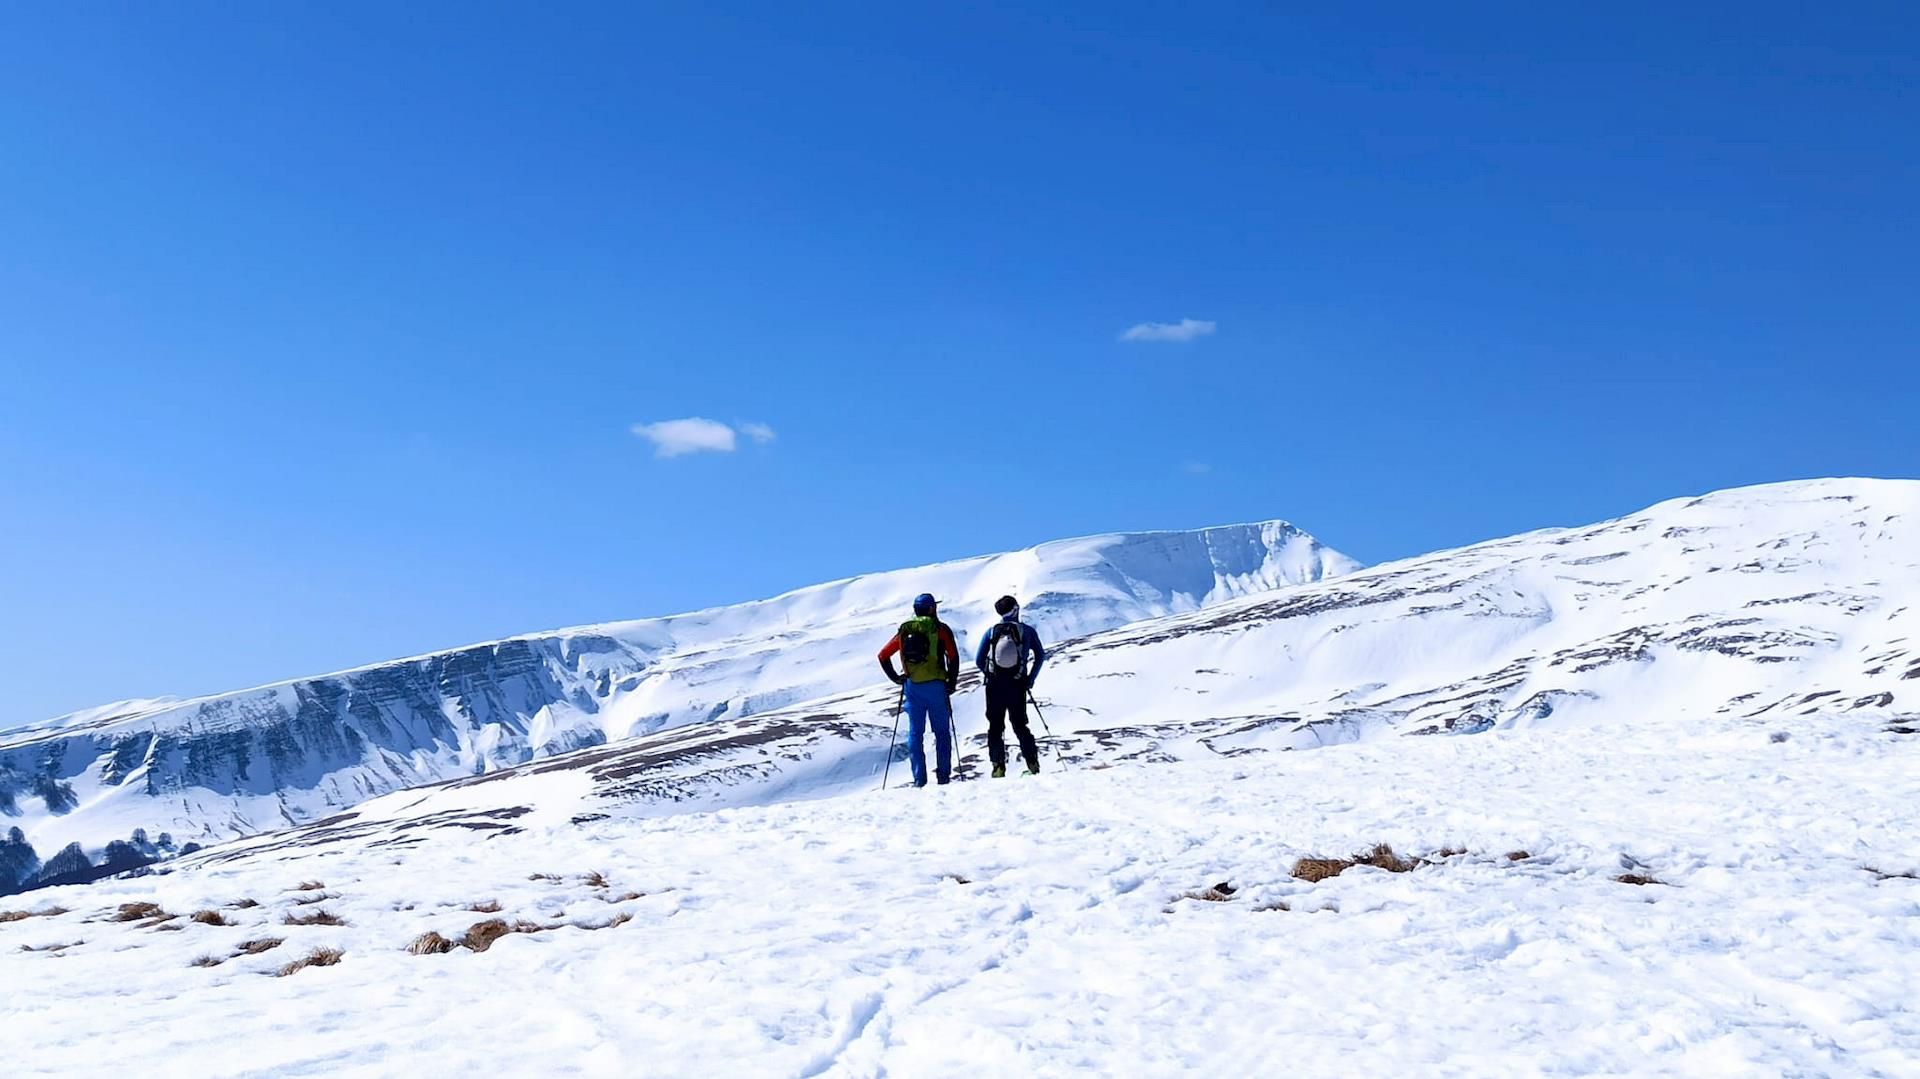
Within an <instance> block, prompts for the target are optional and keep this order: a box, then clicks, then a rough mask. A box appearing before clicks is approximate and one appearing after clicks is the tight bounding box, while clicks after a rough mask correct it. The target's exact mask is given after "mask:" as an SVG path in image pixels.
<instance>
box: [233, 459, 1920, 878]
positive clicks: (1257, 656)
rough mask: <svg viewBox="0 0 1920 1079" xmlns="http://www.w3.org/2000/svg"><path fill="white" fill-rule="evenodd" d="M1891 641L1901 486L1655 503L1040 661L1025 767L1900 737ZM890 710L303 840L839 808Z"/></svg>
mask: <svg viewBox="0 0 1920 1079" xmlns="http://www.w3.org/2000/svg"><path fill="white" fill-rule="evenodd" d="M1041 628H1042V629H1043V630H1044V629H1046V628H1047V627H1046V623H1045V622H1044V621H1042V622H1041ZM1916 641H1920V482H1908V481H1877V480H1834V481H1822V482H1814V483H1795V484H1779V485H1774V486H1768V487H1756V488H1746V489H1741V490H1734V491H1724V492H1720V493H1718V494H1713V495H1709V496H1706V497H1703V498H1695V499H1680V500H1675V501H1672V502H1666V503H1662V504H1660V505H1658V506H1654V507H1652V508H1650V509H1647V510H1644V511H1642V512H1640V513H1636V514H1632V515H1629V516H1627V517H1623V518H1620V519H1618V520H1613V521H1607V522H1604V523H1601V524H1596V525H1592V526H1588V527H1584V528H1572V529H1553V530H1548V531H1544V532H1535V533H1529V534H1527V535H1523V536H1516V537H1513V538H1510V539H1503V540H1496V541H1493V542H1489V543H1483V544H1477V545H1475V546H1472V547H1466V548H1462V549H1460V550H1455V551H1442V552H1439V553H1437V554H1433V555H1427V556H1424V557H1421V558H1415V559H1409V560H1407V561H1403V562H1397V563H1391V564H1387V565H1382V566H1377V567H1373V568H1370V569H1365V570H1360V571H1358V572H1355V573H1351V574H1347V575H1343V576H1340V577H1336V578H1331V579H1328V580H1324V581H1321V582H1318V583H1315V584H1311V585H1305V586H1302V587H1298V588H1290V589H1286V590H1283V591H1277V592H1272V593H1267V594H1258V595H1253V596H1249V597H1246V598H1243V599H1238V600H1233V601H1229V602H1226V603H1222V604H1219V605H1216V606H1213V607H1209V608H1207V609H1204V610H1200V611H1196V612H1192V613H1188V614H1183V615H1172V616H1167V617H1162V618H1158V619H1150V620H1147V621H1143V622H1138V623H1134V624H1131V625H1128V626H1125V627H1122V628H1119V629H1115V630H1110V631H1107V632H1104V633H1097V634H1092V635H1089V636H1087V637H1084V638H1081V639H1078V640H1074V641H1071V642H1069V643H1068V644H1067V645H1066V646H1065V647H1063V648H1061V649H1059V650H1058V655H1057V657H1056V658H1055V659H1053V660H1052V661H1051V662H1050V663H1049V667H1048V670H1047V671H1046V673H1045V674H1044V675H1043V678H1042V683H1041V685H1040V687H1039V688H1040V692H1039V698H1040V701H1041V703H1042V705H1043V707H1044V709H1045V711H1044V715H1045V717H1046V720H1047V722H1048V724H1049V725H1050V727H1051V728H1052V731H1053V733H1054V735H1055V736H1056V737H1055V738H1053V739H1052V740H1051V741H1050V742H1049V750H1048V752H1049V754H1051V755H1053V756H1054V757H1055V758H1056V759H1057V758H1058V756H1060V755H1064V756H1065V758H1066V759H1067V760H1069V761H1077V762H1080V763H1081V764H1083V765H1086V764H1095V763H1099V764H1119V763H1125V762H1136V761H1145V762H1154V761H1170V760H1176V759H1196V758H1209V757H1216V756H1234V755H1239V754H1247V753H1255V752H1259V751H1263V750H1287V749H1307V748H1314V747H1319V746H1326V745H1332V744H1336V743H1343V742H1354V741H1362V740H1366V739H1374V738H1397V737H1402V736H1414V737H1417V736H1461V735H1470V734H1477V733H1481V732H1485V731H1491V730H1501V729H1521V728H1533V727H1543V728H1544V727H1569V726H1584V725H1588V724H1594V723H1598V724H1602V725H1605V724H1610V723H1614V722H1618V720H1619V717H1621V716H1627V715H1637V714H1642V713H1657V714H1660V715H1664V716H1682V717H1696V718H1698V719H1700V720H1702V721H1706V720H1717V719H1719V718H1722V717H1725V718H1731V719H1734V720H1740V721H1745V722H1749V723H1752V724H1756V725H1767V724H1784V725H1785V727H1784V728H1783V729H1786V730H1791V729H1792V724H1793V722H1794V721H1795V718H1796V717H1798V716H1801V715H1812V714H1815V713H1828V714H1831V713H1836V712H1839V713H1849V714H1852V713H1858V714H1860V715H1862V716H1866V717H1870V718H1871V719H1872V720H1873V721H1874V722H1877V723H1880V724H1882V725H1883V726H1886V727H1888V728H1889V729H1896V730H1900V729H1911V728H1913V727H1914V726H1916V725H1920V645H1917V644H1916V643H1915V642H1916ZM893 703H894V701H893V696H892V690H891V687H889V686H887V685H886V684H885V683H884V682H882V683H880V684H879V685H878V686H869V687H867V688H865V689H862V690H860V691H857V692H854V693H850V694H846V695H843V696H841V697H838V698H829V699H825V700H819V701H813V702H809V703H807V704H806V705H804V706H801V707H797V708H790V709H783V710H776V711H773V712H770V713H767V714H764V715H760V716H754V717H749V718H745V719H741V720H725V719H722V720H720V721H717V722H715V723H712V724H705V725H702V726H699V727H690V728H686V729H683V730H679V731H674V732H669V733H666V734H661V735H656V736H652V737H644V738H637V739H631V740H628V741H626V742H621V743H617V744H613V745H608V746H602V747H598V748H596V749H592V750H588V751H585V752H582V753H577V754H570V755H567V756H562V757H555V758H553V759H550V760H547V761H542V762H538V763H535V764H531V765H528V766H525V767H521V768H517V769H510V770H505V771H501V772H497V773H493V774H490V775H487V776H483V777H478V778H474V779H467V780H462V781H457V782H454V783H451V784H448V785H443V786H437V787H431V788H425V789H420V790H411V791H406V792H401V793H398V794H393V795H389V796H387V797H385V798H381V799H378V800H375V801H370V802H368V803H365V804H363V805H361V806H359V807H356V809H355V810H354V811H353V812H352V813H351V814H348V815H345V816H343V817H341V818H339V819H338V820H336V821H334V822H333V823H332V824H331V825H330V826H329V828H327V829H321V830H319V831H320V833H323V834H326V835H331V836H335V837H345V836H353V835H361V834H373V833H376V832H384V831H386V830H388V829H391V828H393V827H394V826H395V825H396V822H406V821H415V820H420V819H428V818H432V819H441V818H443V817H445V818H446V819H460V820H466V821H468V822H469V823H471V822H474V821H481V820H488V819H493V820H500V819H504V818H497V817H489V816H488V814H492V813H502V812H504V813H511V812H514V811H516V810H518V809H520V808H521V807H527V806H536V805H539V806H545V807H547V808H549V809H553V808H555V807H556V806H557V804H558V803H557V801H556V800H565V801H567V802H568V803H569V804H570V805H571V809H570V812H571V813H572V814H574V815H577V816H580V817H582V818H583V819H585V818H592V817H594V816H597V815H600V814H609V813H610V814H635V813H643V814H658V813H677V812H685V811H687V810H690V809H706V808H717V807H723V806H737V805H748V804H764V803H769V802H777V801H784V800H789V799H793V798H806V797H823V796H826V795H831V794H838V793H843V792H847V791H853V790H858V789H860V788H862V787H866V786H871V785H874V784H876V783H877V782H878V781H879V779H880V775H881V765H882V762H883V759H884V757H885V754H886V746H887V744H888V742H889V737H890V732H891V729H892V719H891V715H890V713H891V709H892V706H893ZM955 709H956V713H957V714H958V715H959V717H960V731H961V734H962V737H963V739H964V745H965V749H966V752H967V756H965V757H963V759H962V761H961V765H960V769H959V774H960V775H961V777H962V778H969V777H973V776H977V775H979V774H981V773H982V772H983V771H984V769H983V768H982V762H983V761H984V760H985V753H984V738H985V735H984V726H985V724H984V721H983V719H982V711H983V702H982V700H981V696H980V693H979V690H978V685H977V681H976V680H974V679H973V678H972V677H969V678H967V679H964V680H963V681H962V685H961V693H960V695H959V696H958V697H956V698H955ZM297 834H298V833H295V835H297ZM309 838H311V837H309ZM290 841H294V840H293V838H292V837H291V836H277V837H266V838H263V840H261V842H275V843H283V842H290ZM301 841H306V840H301ZM242 846H245V845H244V844H243V845H242Z"/></svg>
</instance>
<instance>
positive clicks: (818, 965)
mask: <svg viewBox="0 0 1920 1079" xmlns="http://www.w3.org/2000/svg"><path fill="white" fill-rule="evenodd" d="M1053 763H1054V758H1053V757H1052V755H1051V752H1050V753H1049V758H1048V766H1049V768H1050V769H1051V768H1052V767H1053ZM546 781H547V782H549V783H557V784H564V783H565V782H567V781H568V774H567V773H565V772H558V773H550V774H549V775H548V776H547V778H546ZM562 801H563V802H564V799H563V800H562ZM1916 805H1920V751H1917V750H1916V740H1915V739H1913V738H1911V737H1907V736H1903V735H1899V734H1896V733H1892V732H1889V731H1887V730H1885V729H1884V728H1883V727H1881V726H1880V725H1879V724H1878V723H1876V722H1873V721H1871V720H1870V719H1868V718H1866V717H1863V716H1861V715H1859V714H1858V713H1855V714H1853V715H1844V714H1830V713H1820V714H1815V715H1807V716H1799V715H1796V716H1792V717H1779V718H1777V719H1767V720H1759V719H1747V718H1738V717H1724V716H1719V717H1715V716H1700V715H1679V714H1617V715H1606V716H1598V717H1594V721H1593V722H1590V723H1587V724H1584V725H1582V726H1580V727H1575V728H1568V729H1561V730H1505V731H1494V732H1489V733H1487V734H1485V735H1482V736H1479V737H1474V738H1423V739H1398V740H1394V741H1390V742H1372V743H1365V744H1359V745H1347V746H1337V747H1333V748H1329V749H1325V750H1320V751H1316V752H1311V753H1266V754H1258V755H1252V756H1247V757H1244V758H1238V759H1216V760H1211V761H1196V762H1182V763H1174V764H1159V765H1145V764H1140V765H1133V766H1117V767H1112V768H1089V767H1080V768H1070V769H1069V770H1052V771H1049V772H1048V773H1047V774H1044V775H1041V776H1038V777H1032V778H1018V779H1006V780H999V781H990V782H973V783H964V784H955V785H953V786H950V787H946V788H938V787H929V788H927V789H926V790H918V791H916V790H913V789H911V788H909V789H904V790H903V789H893V790H889V791H885V792H880V791H876V790H868V791H865V792H862V793H859V794H856V795H850V796H846V797H841V798H835V799H828V800H816V801H807V802H796V803H790V804H783V805H772V806H756V807H748V808H742V809H731V810H723V811H717V812H712V813H699V814H681V815H677V816H671V817H663V818H646V817H640V818H625V819H621V818H615V819H609V820H601V821H592V822H588V823H585V824H575V823H572V822H571V821H570V820H568V819H567V818H566V817H565V816H564V815H555V814H552V813H548V812H545V811H543V810H541V809H540V808H539V807H538V806H535V807H533V808H532V809H531V811H530V812H528V813H527V814H525V815H523V816H521V817H519V818H518V819H516V821H515V824H516V825H517V826H518V830H517V831H509V832H500V833H490V832H487V831H484V830H478V831H476V830H465V829H461V828H439V829H424V830H422V831H419V832H416V833H414V834H415V835H416V836H418V837H419V840H418V841H417V842H410V843H407V844H405V845H395V844H394V843H392V841H391V840H392V837H387V839H388V841H387V842H384V843H383V842H381V841H378V840H375V841H365V840H362V841H358V842H352V843H338V844H331V845H323V846H317V847H301V846H281V847H276V848H266V849H262V850H259V851H256V852H254V853H251V854H247V855H244V856H241V857H236V858H230V859H227V860H224V861H211V862H207V863H203V864H198V865H194V866H189V867H186V868H184V869H182V870H180V871H177V872H173V873H170V874H168V875H164V876H156V877H147V878H141V879H133V880H118V881H112V882H107V883H103V884H100V885H95V886H93V887H90V888H84V889H79V888H63V889H54V890H51V891H48V892H43V893H37V894H36V895H35V896H33V897H31V898H33V899H34V900H35V902H34V904H33V905H32V907H33V908H38V909H48V908H53V907H55V906H56V905H58V906H67V907H71V908H73V909H72V910H71V911H69V912H67V913H63V914H50V915H46V916H41V917H32V918H26V919H22V920H18V921H12V922H7V923H3V924H0V984H4V985H5V986H6V987H7V988H6V993H5V995H4V997H3V998H0V1009H3V1010H0V1023H4V1028H5V1030H6V1032H7V1039H6V1041H7V1071H8V1073H9V1074H13V1075H41V1074H48V1075H74V1074H84V1073H89V1072H96V1071H100V1070H103V1069H110V1068H119V1067H123V1066H124V1064H125V1054H126V1052H127V1051H128V1049H129V1047H134V1046H137V1047H139V1048H138V1053H139V1057H140V1060H141V1062H142V1069H143V1070H144V1071H146V1072H148V1073H152V1074H182V1075H184V1074H194V1075H278V1074H304V1075H318V1074H327V1075H422V1074H432V1075H457V1074H510V1075H553V1074H587V1075H625V1074H632V1073H633V1072H634V1071H636V1070H638V1071H643V1072H647V1073H651V1074H702V1073H706V1074H745V1075H770V1076H805V1075H847V1076H874V1075H882V1074H888V1075H965V1076H979V1075H983V1074H987V1075H1007V1074H1041V1075H1047V1074H1067V1073H1082V1072H1093V1073H1100V1074H1125V1075H1188V1074H1195V1073H1200V1072H1210V1071H1214V1070H1216V1069H1218V1070H1221V1071H1224V1072H1227V1073H1233V1074H1238V1073H1243V1072H1246V1071H1250V1070H1252V1071H1259V1072H1265V1073H1268V1074H1277V1073H1282V1072H1284V1073H1285V1074H1290V1075H1303V1076H1321V1075H1325V1076H1333V1075H1410V1074H1418V1075H1462V1076H1467V1075H1471V1076H1502V1075H1516V1076H1518V1075H1540V1074H1555V1075H1627V1074H1661V1073H1664V1074H1687V1075H1825V1076H1848V1075H1859V1076H1876V1075H1877V1076H1914V1075H1920V1010H1917V1009H1920V992H1917V990H1920V981H1917V979H1920V975H1917V974H1916V971H1917V970H1920V962H1916V958H1920V880H1915V879H1913V878H1911V877H1908V876H1901V875H1899V874H1902V873H1908V874H1911V873H1914V872H1916V871H1920V847H1917V846H1916V842H1915V835H1916V830H1915V827H1914V825H1915V812H1916V811H1915V809H1914V807H1915V806H1916ZM489 836H491V838H489ZM1381 843H1386V844H1391V845H1392V847H1393V848H1394V850H1395V851H1397V852H1399V854H1401V855H1403V856H1406V857H1408V858H1413V857H1425V858H1427V859H1429V860H1430V862H1429V864H1423V865H1419V866H1418V867H1417V868H1414V869H1412V870H1411V871H1410V872H1405V873H1391V872H1387V871H1383V870H1381V869H1375V868H1368V867H1364V866H1363V867H1357V868H1353V869H1349V870H1347V871H1346V872H1344V873H1343V874H1341V875H1339V876H1337V877H1333V878H1331V879H1326V880H1322V881H1319V882H1318V883H1308V882H1306V881H1304V880H1299V879H1295V878H1294V877H1293V876H1292V875H1291V870H1292V867H1293V865H1294V863H1295V860H1296V859H1298V858H1301V857H1303V856H1341V855H1347V854H1349V853H1352V852H1356V851H1361V850H1365V849H1368V848H1371V847H1372V846H1374V845H1375V844H1381ZM1450 851H1451V852H1458V853H1444V852H1450ZM1621 877H1636V878H1651V879H1653V880H1655V881H1657V882H1658V883H1647V884H1635V883H1628V882H1624V881H1622V880H1620V879H1617V878H1621ZM1219 884H1225V885H1228V886H1229V887H1230V888H1231V891H1227V890H1225V889H1221V890H1217V891H1216V890H1214V886H1216V885H1219ZM303 885H306V886H307V887H308V890H304V891H303V890H301V888H302V886H303ZM1190 895H1191V896H1209V898H1189V897H1188V896H1190ZM20 898H28V897H20ZM310 900H317V902H308V901H310ZM245 901H255V902H257V903H258V904H259V906H253V907H244V908H238V907H236V904H239V903H243V902H245ZM135 902H152V903H157V904H158V905H159V906H160V908H162V910H163V911H164V912H166V913H168V914H173V915H177V916H178V917H176V918H174V919H173V920H170V921H162V922H158V923H154V922H153V921H152V919H153V918H155V917H159V916H158V915H149V916H148V917H146V918H144V919H143V920H140V921H131V922H114V921H110V920H107V919H108V918H110V917H111V916H112V915H113V912H114V911H116V910H117V909H118V905H119V904H123V903H135ZM303 904H304V905H303ZM495 904H497V905H498V907H499V910H498V912H497V913H492V912H487V910H488V909H489V908H491V907H493V906H494V905H495ZM475 907H479V908H482V910H480V911H476V910H474V909H472V908H475ZM200 910H215V911H219V912H221V913H222V917H223V919H224V920H228V921H231V922H233V923H234V924H232V925H228V926H218V925H207V924H200V923H198V922H194V921H191V920H189V919H188V918H187V917H186V916H188V915H191V914H193V913H194V912H195V911H200ZM317 910H324V911H326V912H328V913H330V914H332V915H335V916H337V917H338V918H339V919H341V920H342V921H344V922H345V923H346V924H344V925H338V926H334V925H310V926H298V925H294V926H290V925H286V924H284V922H285V921H286V919H288V918H289V917H295V918H297V917H302V916H305V915H306V914H308V912H312V911H317ZM494 918H499V919H503V920H505V921H507V922H508V923H509V924H512V923H516V922H524V923H525V928H526V929H529V930H531V931H525V932H518V933H513V934H510V935H507V936H505V937H503V938H501V939H499V940H498V941H497V942H495V943H493V944H492V946H491V948H489V949H488V950H486V951H484V952H474V951H471V950H469V949H467V948H464V947H459V946H455V947H454V948H453V950H452V951H451V952H450V953H447V954H426V955H413V954H409V953H408V951H407V948H408V945H409V944H410V943H411V942H413V941H415V940H416V939H417V938H419V937H420V936H421V935H422V934H425V933H428V932H437V933H439V934H441V935H442V936H443V937H445V938H448V939H449V940H454V941H457V940H459V939H461V938H462V936H463V934H466V933H467V932H468V931H469V930H470V928H471V927H473V926H475V925H476V924H477V923H482V922H485V921H487V920H490V919H494ZM620 919H628V920H626V921H624V922H623V923H622V922H620ZM482 935H483V936H484V933H483V934H482ZM263 939H267V940H271V939H283V940H284V943H282V944H280V945H279V946H277V947H275V948H273V949H272V950H270V951H266V952H263V953H261V954H251V955H250V954H245V953H244V951H243V948H242V945H243V944H244V943H245V942H249V941H258V940H263ZM322 948H331V949H337V950H339V951H340V952H341V953H342V954H341V956H340V958H339V961H338V963H337V965H334V966H330V967H324V968H320V967H316V968H311V969H305V970H300V971H297V972H295V973H293V974H291V975H288V976H286V977H275V976H274V974H275V973H276V972H277V971H279V970H280V969H282V968H283V967H284V966H285V965H286V964H288V963H289V962H291V961H293V960H295V959H298V958H300V957H303V956H307V955H310V954H312V953H313V952H314V951H315V950H316V949H322ZM203 957H204V959H203ZM196 959H203V961H205V962H215V961H217V965H213V966H207V967H196V966H193V965H191V964H193V963H194V961H195V960H196Z"/></svg>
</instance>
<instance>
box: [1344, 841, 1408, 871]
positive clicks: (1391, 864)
mask: <svg viewBox="0 0 1920 1079" xmlns="http://www.w3.org/2000/svg"><path fill="white" fill-rule="evenodd" d="M1353 860H1354V862H1356V863H1357V864H1359V865H1370V866H1372V867H1374V868H1375V869H1384V870H1386V871H1387V872H1389V873H1411V872H1412V871H1413V870H1414V867H1416V866H1418V865H1419V864H1420V863H1419V862H1417V861H1413V860H1412V859H1408V858H1402V857H1400V856H1399V855H1398V854H1395V853H1394V852H1393V848H1392V847H1389V846H1387V845H1386V844H1385V843H1381V844H1379V845H1378V846H1376V847H1374V848H1373V849H1372V850H1370V851H1368V852H1367V853H1365V854H1356V855H1354V856H1353Z"/></svg>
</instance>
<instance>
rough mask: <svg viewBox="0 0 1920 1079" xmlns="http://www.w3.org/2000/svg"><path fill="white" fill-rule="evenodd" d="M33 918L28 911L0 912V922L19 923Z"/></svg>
mask: <svg viewBox="0 0 1920 1079" xmlns="http://www.w3.org/2000/svg"><path fill="white" fill-rule="evenodd" d="M31 917H33V912H32V911H30V910H0V922H20V921H25V920H26V919H28V918H31Z"/></svg>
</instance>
